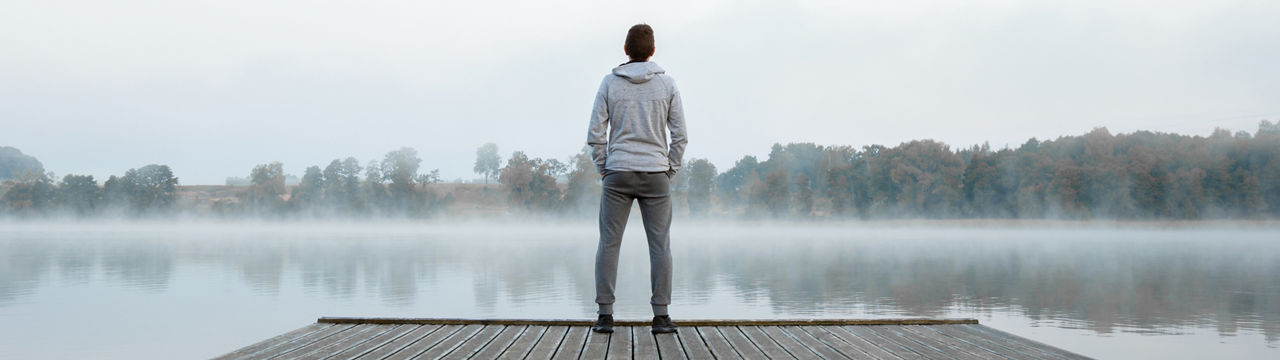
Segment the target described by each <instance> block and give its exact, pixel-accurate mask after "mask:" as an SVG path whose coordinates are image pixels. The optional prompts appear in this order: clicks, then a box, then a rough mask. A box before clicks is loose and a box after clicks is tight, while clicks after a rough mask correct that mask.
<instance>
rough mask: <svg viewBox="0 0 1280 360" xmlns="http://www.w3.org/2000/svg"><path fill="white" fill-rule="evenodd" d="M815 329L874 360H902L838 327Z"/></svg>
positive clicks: (828, 326) (819, 327)
mask: <svg viewBox="0 0 1280 360" xmlns="http://www.w3.org/2000/svg"><path fill="white" fill-rule="evenodd" d="M817 328H818V329H822V330H823V331H826V332H827V333H828V334H831V335H832V336H835V337H836V338H838V339H840V340H842V341H844V342H845V343H846V344H849V345H850V346H852V347H854V348H856V349H858V350H859V351H861V352H863V353H865V354H867V356H868V357H871V358H874V359H884V360H897V359H903V358H902V357H899V356H897V355H894V354H893V353H890V352H888V351H885V350H884V349H883V348H881V347H880V346H879V345H876V344H874V343H872V342H869V341H867V340H866V339H863V338H861V337H858V335H854V334H853V333H850V332H848V331H845V330H844V329H841V328H840V327H839V326H830V325H827V326H818V327H817Z"/></svg>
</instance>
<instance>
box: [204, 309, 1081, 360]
mask: <svg viewBox="0 0 1280 360" xmlns="http://www.w3.org/2000/svg"><path fill="white" fill-rule="evenodd" d="M591 323H592V322H591V321H589V320H495V319H487V320H485V319H479V320H474V319H394V318H320V319H319V320H318V321H317V322H316V323H315V324H312V325H308V326H306V327H303V328H300V329H297V330H294V331H290V332H288V333H285V334H282V335H279V336H276V337H273V338H271V339H267V340H264V341H262V342H259V343H257V344H253V345H250V346H247V347H245V348H242V349H239V350H236V351H233V352H231V353H228V354H226V355H223V356H221V357H219V359H538V360H558V359H606V358H607V359H717V360H718V359H826V360H833V359H895V360H896V359H904V360H905V359H1087V358H1086V357H1084V356H1081V355H1079V354H1075V353H1071V352H1068V351H1065V350H1062V349H1058V348H1056V347H1053V346H1049V345H1046V344H1043V343H1039V342H1036V341H1032V340H1029V339H1025V338H1022V337H1018V336H1015V335H1012V334H1009V333H1006V332H1003V331H999V330H996V329H992V328H989V327H986V326H982V325H978V321H977V320H972V319H957V320H933V319H880V320H686V321H679V320H677V321H676V325H678V326H680V328H679V330H680V331H679V332H678V333H676V334H659V335H654V334H651V333H650V332H649V322H648V321H619V322H617V323H616V326H615V329H614V330H615V331H614V333H613V334H597V333H594V332H591Z"/></svg>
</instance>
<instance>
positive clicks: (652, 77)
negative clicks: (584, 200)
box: [587, 24, 687, 334]
mask: <svg viewBox="0 0 1280 360" xmlns="http://www.w3.org/2000/svg"><path fill="white" fill-rule="evenodd" d="M622 49H623V51H625V52H626V54H627V57H629V58H630V60H631V61H628V62H626V63H624V64H622V65H618V67H615V68H613V73H612V74H609V75H606V76H605V77H604V81H602V82H601V83H600V90H599V91H597V92H596V101H595V107H594V108H592V109H591V125H590V127H589V128H588V129H587V145H590V146H591V148H592V152H591V157H592V160H594V161H595V163H596V169H597V170H599V171H600V174H601V175H604V179H603V183H604V189H603V193H602V195H601V196H600V247H599V249H598V250H597V251H596V269H595V270H596V303H597V304H599V305H600V313H599V315H600V317H599V319H597V320H596V323H595V326H593V327H592V328H591V330H592V331H595V332H601V333H609V332H613V301H614V298H613V290H614V284H615V283H616V282H617V279H618V249H619V247H620V246H621V245H622V230H623V229H624V228H626V226H627V216H628V215H629V214H630V212H631V202H632V200H636V201H639V202H640V215H641V219H642V220H643V221H644V232H645V235H647V236H648V238H649V281H650V287H651V288H652V291H653V297H652V298H650V299H649V303H650V304H652V305H653V333H655V334H658V333H673V332H676V326H675V324H673V323H671V316H669V315H668V314H667V305H668V304H670V303H671V247H670V244H669V240H670V236H669V235H670V234H669V233H668V231H669V230H670V229H671V183H670V180H671V177H672V176H674V175H675V173H676V171H679V170H680V160H681V157H682V156H683V155H684V146H685V143H686V142H687V139H686V137H685V129H684V109H683V108H682V107H681V105H680V91H679V90H676V84H675V81H673V80H672V79H671V77H670V76H667V74H666V71H664V70H662V68H660V67H658V64H655V63H653V62H650V61H649V58H650V57H652V56H653V52H654V44H653V28H651V27H649V25H645V24H640V25H636V26H632V27H631V29H630V30H628V31H627V40H626V43H625V44H624V45H623V46H622ZM667 130H670V131H671V145H670V146H669V147H668V146H667Z"/></svg>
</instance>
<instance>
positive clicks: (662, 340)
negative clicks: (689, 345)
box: [653, 333, 685, 360]
mask: <svg viewBox="0 0 1280 360" xmlns="http://www.w3.org/2000/svg"><path fill="white" fill-rule="evenodd" d="M653 337H654V339H656V340H657V342H658V356H660V357H661V358H663V359H665V360H684V359H685V356H684V346H683V345H680V338H679V337H677V336H676V334H672V333H666V334H653Z"/></svg>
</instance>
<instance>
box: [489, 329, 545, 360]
mask: <svg viewBox="0 0 1280 360" xmlns="http://www.w3.org/2000/svg"><path fill="white" fill-rule="evenodd" d="M546 333H547V327H546V326H536V325H531V326H529V327H528V328H526V329H525V330H524V332H522V333H520V336H517V337H516V339H515V340H514V341H512V342H511V345H509V346H507V349H506V350H504V351H503V352H502V355H500V356H498V359H500V360H509V359H524V357H525V355H528V354H529V350H533V345H536V344H537V343H538V339H541V338H542V335H543V334H546Z"/></svg>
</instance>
